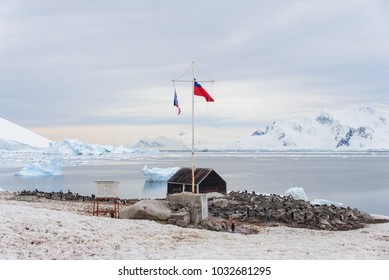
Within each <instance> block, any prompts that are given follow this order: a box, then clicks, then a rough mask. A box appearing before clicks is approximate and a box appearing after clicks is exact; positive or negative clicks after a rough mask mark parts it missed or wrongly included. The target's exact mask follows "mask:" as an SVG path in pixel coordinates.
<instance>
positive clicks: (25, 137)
mask: <svg viewBox="0 0 389 280" xmlns="http://www.w3.org/2000/svg"><path fill="white" fill-rule="evenodd" d="M50 142H51V141H50V140H49V139H46V138H44V137H42V136H40V135H39V134H37V133H35V132H32V131H31V130H28V129H26V128H24V127H21V126H19V125H17V124H15V123H12V122H10V121H7V120H5V119H3V118H0V150H3V151H13V150H30V149H33V148H47V147H48V146H49V144H50Z"/></svg>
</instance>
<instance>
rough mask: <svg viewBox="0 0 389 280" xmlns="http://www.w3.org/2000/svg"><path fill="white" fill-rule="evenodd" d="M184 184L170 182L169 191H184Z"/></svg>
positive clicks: (170, 192)
mask: <svg viewBox="0 0 389 280" xmlns="http://www.w3.org/2000/svg"><path fill="white" fill-rule="evenodd" d="M182 187H183V185H182V184H177V183H168V184H167V193H169V194H172V193H180V192H182Z"/></svg>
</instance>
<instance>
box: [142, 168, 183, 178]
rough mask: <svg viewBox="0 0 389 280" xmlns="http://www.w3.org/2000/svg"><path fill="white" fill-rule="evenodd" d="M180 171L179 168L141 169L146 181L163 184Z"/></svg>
mask: <svg viewBox="0 0 389 280" xmlns="http://www.w3.org/2000/svg"><path fill="white" fill-rule="evenodd" d="M178 169H180V168H179V167H168V168H158V167H153V168H147V165H145V166H144V167H143V169H142V172H143V175H144V177H145V180H146V181H149V182H165V181H167V180H169V179H170V177H172V176H173V174H174V173H176V172H177V171H178Z"/></svg>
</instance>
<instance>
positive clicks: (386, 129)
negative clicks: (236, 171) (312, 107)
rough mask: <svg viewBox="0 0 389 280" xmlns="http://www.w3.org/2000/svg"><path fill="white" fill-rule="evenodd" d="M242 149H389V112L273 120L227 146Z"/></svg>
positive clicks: (349, 111)
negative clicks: (282, 120) (281, 120)
mask: <svg viewBox="0 0 389 280" xmlns="http://www.w3.org/2000/svg"><path fill="white" fill-rule="evenodd" d="M228 148H229V149H234V150H240V149H248V150H252V149H254V150H369V149H374V150H389V112H387V111H383V110H379V109H377V108H373V107H370V106H354V107H349V108H346V109H344V110H336V111H335V110H333V111H330V110H327V109H322V110H321V112H319V113H318V114H317V115H315V116H311V117H306V118H304V119H296V120H290V121H285V122H273V123H272V124H271V125H269V126H267V127H266V128H264V129H258V130H256V131H254V132H253V134H252V135H251V136H247V137H244V138H241V139H239V140H238V141H235V142H233V143H231V144H229V145H228Z"/></svg>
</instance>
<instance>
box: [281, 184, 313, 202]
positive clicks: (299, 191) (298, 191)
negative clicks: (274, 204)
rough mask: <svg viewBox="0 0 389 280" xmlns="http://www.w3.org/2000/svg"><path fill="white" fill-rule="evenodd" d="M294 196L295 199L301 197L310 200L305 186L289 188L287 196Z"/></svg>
mask: <svg viewBox="0 0 389 280" xmlns="http://www.w3.org/2000/svg"><path fill="white" fill-rule="evenodd" d="M288 195H290V196H292V197H293V198H294V199H301V200H305V201H309V199H308V197H307V195H306V194H305V191H304V188H300V187H294V188H290V189H287V190H286V192H285V196H288Z"/></svg>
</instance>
